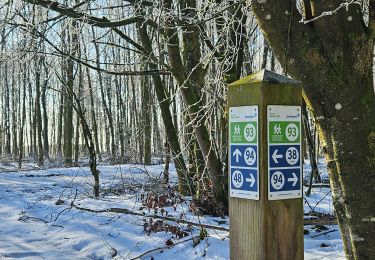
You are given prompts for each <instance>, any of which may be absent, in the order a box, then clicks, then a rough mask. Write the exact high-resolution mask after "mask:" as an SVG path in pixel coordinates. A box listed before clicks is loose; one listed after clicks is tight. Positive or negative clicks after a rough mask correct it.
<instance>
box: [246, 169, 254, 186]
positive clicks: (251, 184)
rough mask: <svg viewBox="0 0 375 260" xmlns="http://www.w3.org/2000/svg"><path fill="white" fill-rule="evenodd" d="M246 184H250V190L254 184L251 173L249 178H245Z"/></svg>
mask: <svg viewBox="0 0 375 260" xmlns="http://www.w3.org/2000/svg"><path fill="white" fill-rule="evenodd" d="M246 182H250V188H251V187H253V186H254V184H255V178H254V175H253V174H252V173H250V178H246Z"/></svg>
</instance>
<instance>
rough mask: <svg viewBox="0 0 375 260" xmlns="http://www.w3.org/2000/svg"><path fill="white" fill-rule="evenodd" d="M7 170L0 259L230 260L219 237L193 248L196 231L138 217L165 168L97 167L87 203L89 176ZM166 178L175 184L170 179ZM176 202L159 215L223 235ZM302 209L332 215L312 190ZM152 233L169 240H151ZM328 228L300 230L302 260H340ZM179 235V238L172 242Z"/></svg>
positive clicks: (324, 193) (2, 176)
mask: <svg viewBox="0 0 375 260" xmlns="http://www.w3.org/2000/svg"><path fill="white" fill-rule="evenodd" d="M12 167H13V165H12V164H7V165H5V166H4V165H3V166H1V165H0V259H150V258H151V257H153V259H189V260H191V259H229V238H228V232H227V231H225V230H213V229H207V231H208V237H207V238H205V239H204V240H202V241H200V243H198V244H197V243H195V242H194V241H197V240H196V239H195V240H194V241H193V239H192V238H193V237H196V236H198V235H199V233H200V229H199V228H198V227H197V226H191V225H186V224H183V223H181V224H177V223H176V222H175V221H168V220H164V221H160V220H159V222H157V221H158V219H154V220H153V221H154V222H153V223H150V222H149V220H148V219H149V218H147V217H146V216H142V214H144V215H153V214H154V213H155V212H153V210H152V211H150V212H149V211H148V209H147V207H145V206H143V205H142V201H144V196H145V194H146V191H147V190H150V189H151V190H155V189H157V188H160V187H157V186H152V185H145V184H144V183H145V180H147V183H151V184H152V183H155V182H152V180H155V179H157V178H159V177H160V175H161V172H162V169H163V165H155V166H148V167H144V166H140V165H121V166H103V167H99V169H100V175H101V188H102V194H101V196H100V197H99V198H98V199H95V198H93V197H92V188H91V183H92V178H91V175H90V172H89V169H88V168H59V169H48V170H33V169H32V170H28V171H25V172H10V170H11V169H12ZM1 169H3V170H1ZM4 169H7V170H4ZM172 170H173V167H172ZM305 171H306V172H308V171H309V169H308V167H306V169H305ZM171 178H172V181H175V180H176V176H175V174H174V175H173V174H172V176H171ZM142 194H143V195H142ZM175 199H176V201H177V202H178V203H176V204H175V205H176V206H175V208H174V205H171V204H168V206H167V207H164V212H160V211H159V212H157V214H158V215H159V216H161V215H163V216H164V217H165V216H166V212H168V217H172V218H177V219H179V218H181V219H182V220H185V221H191V222H194V223H203V224H207V225H214V226H220V227H222V229H227V228H228V222H229V219H228V218H224V219H221V218H218V217H208V216H200V217H198V216H195V215H193V214H192V213H191V212H189V207H188V203H187V202H186V201H181V200H180V199H179V198H177V197H176V198H175ZM72 202H73V204H74V206H75V207H73V206H72V204H71V203H72ZM307 202H308V203H305V213H306V214H307V213H309V212H310V211H311V210H313V212H324V213H329V214H332V211H333V207H332V199H331V194H330V193H329V189H328V188H316V189H314V190H313V193H312V195H311V196H310V197H309V198H307ZM80 207H84V208H86V209H90V210H91V211H85V210H82V209H78V208H80ZM106 209H111V210H108V211H106ZM124 209H126V210H129V211H131V213H134V214H125V213H123V212H124ZM150 227H153V229H156V230H157V229H158V228H161V229H163V230H165V229H166V230H167V232H166V231H161V232H153V231H151V232H150V233H149V228H150ZM327 227H328V230H323V231H322V230H318V229H317V228H316V227H314V226H307V227H305V228H306V229H307V230H309V231H310V233H309V234H308V235H305V240H304V242H305V243H304V244H305V259H335V260H339V259H344V254H343V247H342V242H341V239H340V234H339V232H338V231H334V230H338V227H337V226H335V225H333V226H327ZM145 230H146V231H145ZM327 231H328V232H329V233H328V232H327ZM148 233H149V234H148ZM178 235H181V236H183V237H182V238H181V239H178V238H174V237H175V236H178ZM167 244H169V245H172V244H173V246H170V247H168V248H167ZM153 249H157V250H155V251H151V250H153ZM149 251H151V252H150V253H147V254H145V255H144V253H146V252H149ZM138 257H141V258H138Z"/></svg>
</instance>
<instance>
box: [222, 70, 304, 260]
mask: <svg viewBox="0 0 375 260" xmlns="http://www.w3.org/2000/svg"><path fill="white" fill-rule="evenodd" d="M301 100H302V90H301V86H300V84H299V82H298V81H295V80H293V79H289V78H286V77H284V76H281V75H278V74H276V73H274V72H270V71H267V70H262V71H260V72H258V73H256V74H253V75H251V76H248V77H245V78H243V79H240V80H238V81H236V82H234V83H232V84H230V85H229V90H228V106H229V151H228V153H229V186H230V187H229V190H230V192H229V193H230V194H229V195H230V199H229V215H230V259H232V260H258V259H259V260H273V259H274V260H300V259H303V252H304V250H303V208H302V206H303V204H302V196H303V194H302V159H303V155H302V153H301V151H302V150H301V141H302V136H301V134H302V131H301V127H302V125H301Z"/></svg>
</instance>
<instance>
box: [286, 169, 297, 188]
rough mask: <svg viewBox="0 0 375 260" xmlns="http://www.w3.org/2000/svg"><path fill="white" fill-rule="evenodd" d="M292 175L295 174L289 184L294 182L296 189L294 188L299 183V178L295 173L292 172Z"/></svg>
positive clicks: (289, 179)
mask: <svg viewBox="0 0 375 260" xmlns="http://www.w3.org/2000/svg"><path fill="white" fill-rule="evenodd" d="M292 174H293V178H288V182H291V181H292V182H293V183H292V186H293V187H294V186H296V184H297V181H298V177H297V175H296V174H295V173H294V172H292Z"/></svg>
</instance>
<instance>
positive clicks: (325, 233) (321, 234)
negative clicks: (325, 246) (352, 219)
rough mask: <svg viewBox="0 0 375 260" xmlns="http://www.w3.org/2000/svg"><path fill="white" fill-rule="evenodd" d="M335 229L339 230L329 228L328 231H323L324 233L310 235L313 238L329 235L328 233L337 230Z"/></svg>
mask: <svg viewBox="0 0 375 260" xmlns="http://www.w3.org/2000/svg"><path fill="white" fill-rule="evenodd" d="M335 231H337V229H332V230H328V231H326V232H322V233H319V234H317V235H313V236H310V237H311V238H315V237H319V236H323V235H327V234H329V233H332V232H335Z"/></svg>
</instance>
